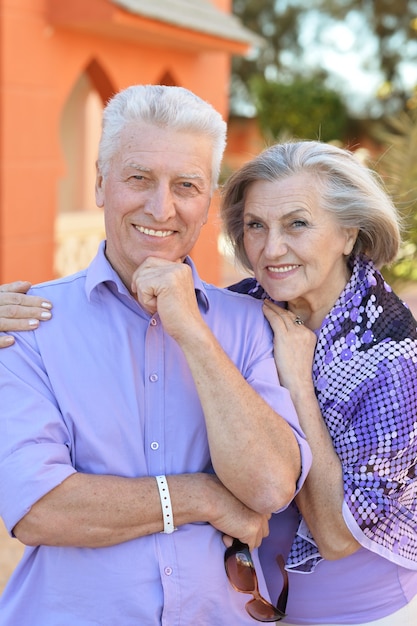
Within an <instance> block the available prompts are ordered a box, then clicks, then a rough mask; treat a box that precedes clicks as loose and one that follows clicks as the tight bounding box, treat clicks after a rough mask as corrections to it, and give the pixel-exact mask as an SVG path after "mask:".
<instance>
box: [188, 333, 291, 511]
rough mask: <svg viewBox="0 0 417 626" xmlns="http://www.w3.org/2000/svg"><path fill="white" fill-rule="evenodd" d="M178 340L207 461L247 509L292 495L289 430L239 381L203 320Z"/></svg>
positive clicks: (273, 505)
mask: <svg viewBox="0 0 417 626" xmlns="http://www.w3.org/2000/svg"><path fill="white" fill-rule="evenodd" d="M179 343H180V346H181V348H182V350H183V352H184V354H185V357H186V359H187V362H188V365H189V367H190V370H191V372H192V375H193V378H194V381H195V385H196V388H197V391H198V394H199V398H200V401H201V404H202V407H203V411H204V415H205V419H206V425H207V432H208V439H209V446H210V453H211V458H212V462H213V467H214V469H215V471H216V474H217V475H218V476H219V478H220V479H221V481H222V482H223V483H224V484H225V485H226V487H227V488H228V489H230V490H231V491H232V492H233V493H234V494H235V496H236V497H237V498H239V499H240V500H241V501H242V502H244V503H245V504H246V505H247V506H249V507H251V508H252V509H254V510H256V511H258V512H261V513H266V512H270V513H271V512H272V511H275V510H277V509H279V508H281V507H283V506H285V505H286V504H288V502H290V500H291V499H292V498H293V496H294V493H295V489H296V481H297V479H298V477H299V475H300V464H301V461H300V452H299V447H298V444H297V441H296V438H295V436H294V433H293V431H292V429H291V427H290V426H289V425H288V423H287V422H286V421H285V420H284V419H283V418H282V417H281V416H279V415H278V414H277V413H276V412H275V411H274V410H273V409H272V408H271V407H270V406H269V405H268V404H267V403H266V402H265V401H264V400H263V399H262V398H261V397H260V396H259V394H258V393H257V392H256V391H255V390H254V389H253V388H252V387H251V386H250V385H249V384H248V383H247V382H246V381H245V379H244V378H243V376H242V375H241V373H240V372H239V371H238V369H237V368H236V367H235V365H234V364H233V363H232V362H231V360H230V359H229V358H228V356H227V355H226V354H225V353H224V351H223V349H222V348H221V346H220V345H219V344H218V342H217V340H216V338H215V337H214V335H213V334H212V333H211V331H210V330H209V328H208V327H207V326H205V325H204V326H203V324H202V325H201V328H200V329H199V330H198V332H196V333H195V336H194V335H193V332H192V331H191V329H189V332H188V334H187V336H186V337H184V339H182V340H181V341H180V342H179Z"/></svg>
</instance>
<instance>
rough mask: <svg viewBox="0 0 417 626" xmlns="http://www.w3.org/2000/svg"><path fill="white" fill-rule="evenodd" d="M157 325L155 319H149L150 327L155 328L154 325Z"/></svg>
mask: <svg viewBox="0 0 417 626" xmlns="http://www.w3.org/2000/svg"><path fill="white" fill-rule="evenodd" d="M157 323H158V322H157V321H156V319H155V318H154V317H153V318H152V319H151V326H156V325H157Z"/></svg>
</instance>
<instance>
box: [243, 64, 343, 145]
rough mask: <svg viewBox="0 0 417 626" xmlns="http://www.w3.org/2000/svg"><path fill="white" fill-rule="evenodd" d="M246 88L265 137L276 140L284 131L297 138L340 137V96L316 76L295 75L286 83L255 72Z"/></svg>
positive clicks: (341, 136) (323, 139)
mask: <svg viewBox="0 0 417 626" xmlns="http://www.w3.org/2000/svg"><path fill="white" fill-rule="evenodd" d="M250 89H251V93H252V94H253V98H254V102H255V106H256V110H257V117H258V121H259V127H260V129H261V131H262V133H263V135H264V136H265V137H266V138H268V139H270V140H276V139H277V138H278V137H280V136H281V137H282V136H283V134H286V135H291V136H293V137H298V138H300V139H320V140H321V141H332V140H335V139H340V140H343V138H344V136H345V132H346V128H347V113H346V108H345V106H344V104H343V103H342V101H341V98H340V96H339V95H338V94H337V93H336V92H334V91H332V90H330V89H327V88H326V87H324V86H323V85H322V84H321V83H320V82H319V81H318V80H317V79H315V78H314V79H308V80H306V79H303V78H297V79H295V80H294V81H293V82H292V83H291V84H287V83H282V82H272V81H266V80H265V79H264V78H262V77H260V76H255V77H253V79H252V80H251V81H250Z"/></svg>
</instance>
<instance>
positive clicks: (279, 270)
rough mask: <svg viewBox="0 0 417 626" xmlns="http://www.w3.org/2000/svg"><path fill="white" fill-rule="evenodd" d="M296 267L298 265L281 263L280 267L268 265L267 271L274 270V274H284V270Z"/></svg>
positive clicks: (288, 270) (287, 270)
mask: <svg viewBox="0 0 417 626" xmlns="http://www.w3.org/2000/svg"><path fill="white" fill-rule="evenodd" d="M297 267H298V265H282V266H281V267H268V271H269V272H275V274H285V272H290V271H291V270H295V269H296V268H297Z"/></svg>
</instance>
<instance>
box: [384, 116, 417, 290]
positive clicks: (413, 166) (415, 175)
mask: <svg viewBox="0 0 417 626" xmlns="http://www.w3.org/2000/svg"><path fill="white" fill-rule="evenodd" d="M377 137H378V138H379V140H380V141H381V142H382V144H383V146H384V149H383V153H382V156H381V157H380V158H379V159H378V161H377V163H376V164H375V165H374V167H375V169H376V171H377V172H378V173H379V174H380V176H381V177H382V179H383V181H384V183H385V186H386V188H387V191H388V192H389V194H390V195H391V197H392V199H393V200H394V202H395V205H396V206H397V208H398V210H399V213H400V216H401V219H402V222H403V245H402V247H401V251H400V254H399V256H398V259H397V260H396V262H395V263H393V264H392V265H391V266H390V267H387V268H385V269H384V271H383V273H384V276H385V278H386V279H387V280H388V282H389V283H390V284H391V285H393V286H394V287H395V288H396V289H400V288H402V287H404V285H406V284H407V283H409V282H411V281H417V111H416V110H413V111H411V112H407V113H406V112H402V113H400V114H399V115H397V116H395V117H390V118H388V119H387V120H386V121H385V124H384V126H381V128H380V130H379V132H378V133H377Z"/></svg>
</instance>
